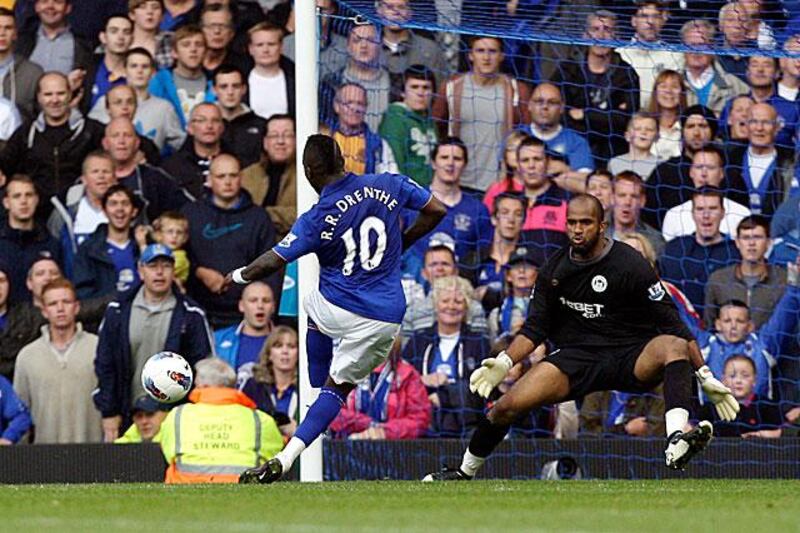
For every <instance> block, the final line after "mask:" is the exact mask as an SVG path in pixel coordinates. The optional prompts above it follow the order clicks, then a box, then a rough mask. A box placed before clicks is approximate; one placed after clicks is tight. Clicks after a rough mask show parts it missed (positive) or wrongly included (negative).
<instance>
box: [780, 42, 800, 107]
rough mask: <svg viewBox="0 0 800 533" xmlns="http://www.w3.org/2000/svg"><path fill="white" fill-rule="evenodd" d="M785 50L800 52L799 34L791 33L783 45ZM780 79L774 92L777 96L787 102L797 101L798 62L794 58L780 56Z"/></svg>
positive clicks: (798, 88)
mask: <svg viewBox="0 0 800 533" xmlns="http://www.w3.org/2000/svg"><path fill="white" fill-rule="evenodd" d="M783 50H784V51H785V52H790V53H792V52H794V53H797V52H800V34H797V35H792V36H791V37H789V38H788V39H786V43H785V44H784V45H783ZM778 61H779V64H780V72H781V79H780V81H779V82H778V85H777V87H776V88H775V89H776V92H777V93H778V96H780V97H781V98H783V99H784V100H788V101H789V102H797V97H798V95H800V62H799V61H797V59H796V58H792V57H782V58H780V59H779V60H778Z"/></svg>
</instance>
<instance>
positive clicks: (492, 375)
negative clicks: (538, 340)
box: [469, 335, 536, 398]
mask: <svg viewBox="0 0 800 533" xmlns="http://www.w3.org/2000/svg"><path fill="white" fill-rule="evenodd" d="M535 348H536V345H535V344H534V343H533V341H532V340H530V339H529V338H528V337H526V336H524V335H517V336H516V337H514V340H513V341H511V345H510V346H509V347H508V349H506V350H503V351H502V352H500V353H499V354H498V355H497V357H489V358H488V359H484V360H483V361H482V362H481V366H480V367H479V368H477V369H476V370H475V371H474V372H472V375H470V377H469V389H470V390H471V391H472V392H474V393H477V394H479V395H480V396H483V397H484V398H488V397H489V394H491V392H492V390H494V388H495V387H496V386H497V385H499V384H500V382H501V381H503V379H505V377H506V374H508V371H509V370H511V367H513V366H514V365H515V364H516V363H518V362H519V361H521V360H522V359H524V358H525V357H527V356H528V355H530V354H531V353H532V352H533V350H534V349H535Z"/></svg>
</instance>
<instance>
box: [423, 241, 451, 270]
mask: <svg viewBox="0 0 800 533" xmlns="http://www.w3.org/2000/svg"><path fill="white" fill-rule="evenodd" d="M433 252H447V253H448V254H450V257H452V258H453V264H454V265H455V264H456V253H455V252H454V251H453V250H452V249H451V248H448V247H447V246H446V245H445V244H439V245H437V246H429V247H428V248H426V249H425V253H424V254H422V264H423V266H424V265H425V260H426V259H427V258H428V254H431V253H433Z"/></svg>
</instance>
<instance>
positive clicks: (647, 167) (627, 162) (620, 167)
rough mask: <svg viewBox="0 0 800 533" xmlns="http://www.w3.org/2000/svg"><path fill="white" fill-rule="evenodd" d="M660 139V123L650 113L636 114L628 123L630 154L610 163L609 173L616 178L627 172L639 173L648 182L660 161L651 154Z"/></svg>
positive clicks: (626, 133) (620, 156)
mask: <svg viewBox="0 0 800 533" xmlns="http://www.w3.org/2000/svg"><path fill="white" fill-rule="evenodd" d="M656 139H658V121H657V120H656V117H655V116H653V115H651V114H648V113H636V114H635V115H633V116H632V117H631V119H630V121H628V129H627V130H626V131H625V140H626V141H628V153H626V154H622V155H618V156H617V157H615V158H613V159H611V160H610V161H609V162H608V171H609V172H611V173H612V174H613V175H614V176H616V175H617V174H619V173H620V172H623V171H625V170H630V171H632V172H635V173H637V174H638V175H640V176H641V177H642V179H643V180H645V181H647V180H648V178H649V177H650V174H651V173H652V172H653V170H655V168H656V165H658V163H659V159H658V158H657V157H656V156H655V155H653V153H652V152H651V150H652V147H653V144H654V143H655V142H656Z"/></svg>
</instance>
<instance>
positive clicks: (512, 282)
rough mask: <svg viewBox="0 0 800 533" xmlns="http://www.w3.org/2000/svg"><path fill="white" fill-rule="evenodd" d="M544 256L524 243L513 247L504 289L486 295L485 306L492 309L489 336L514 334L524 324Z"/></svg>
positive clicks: (506, 266)
mask: <svg viewBox="0 0 800 533" xmlns="http://www.w3.org/2000/svg"><path fill="white" fill-rule="evenodd" d="M542 260H543V257H542V254H541V253H537V251H536V249H534V248H528V247H525V246H520V247H519V248H517V249H516V250H514V253H513V254H511V257H509V258H508V262H507V263H506V264H505V265H504V268H503V275H504V278H505V279H504V282H505V283H504V286H503V288H502V290H501V291H500V292H496V291H492V292H491V293H488V292H487V295H486V296H485V297H484V298H483V306H484V308H486V309H490V310H491V311H490V312H489V318H488V322H489V335H490V338H493V339H494V338H497V337H498V336H509V335H510V336H513V335H514V334H515V333H516V332H517V331H518V330H519V328H520V327H522V324H523V323H524V322H525V318H526V317H527V316H528V305H529V303H530V296H531V291H532V290H533V285H534V283H536V276H537V274H538V273H539V267H540V266H541V265H542ZM492 296H494V297H493V298H492Z"/></svg>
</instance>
